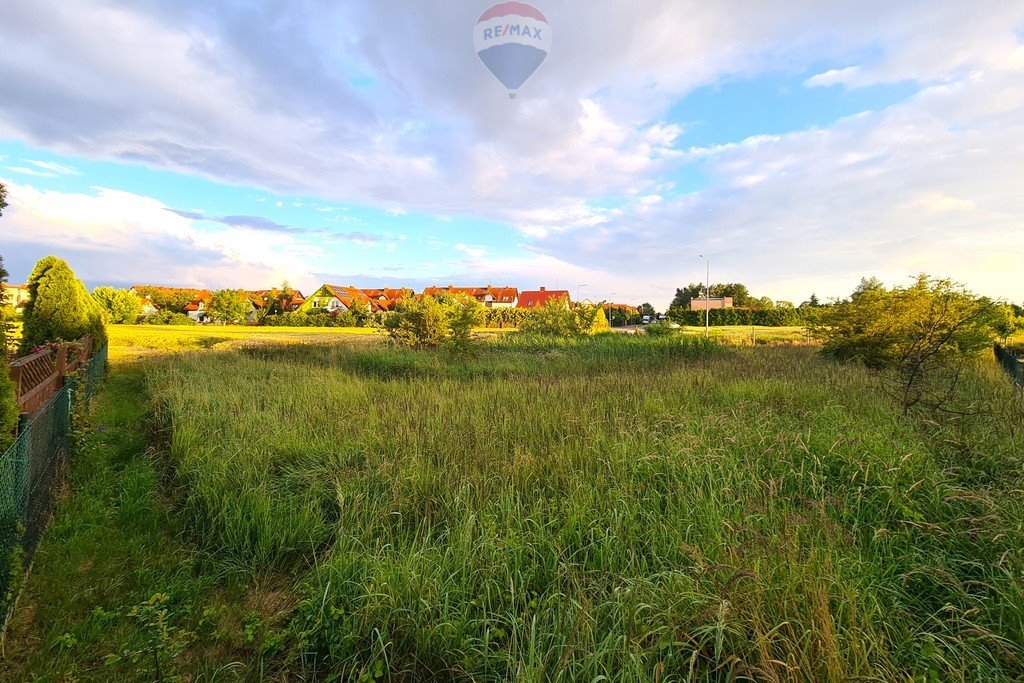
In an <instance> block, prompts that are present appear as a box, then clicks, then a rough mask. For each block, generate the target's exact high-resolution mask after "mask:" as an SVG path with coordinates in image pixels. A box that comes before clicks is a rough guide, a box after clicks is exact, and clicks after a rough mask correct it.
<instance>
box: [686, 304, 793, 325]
mask: <svg viewBox="0 0 1024 683" xmlns="http://www.w3.org/2000/svg"><path fill="white" fill-rule="evenodd" d="M668 317H669V319H670V320H671V321H672V322H675V323H678V324H679V325H687V326H690V327H702V326H703V325H704V311H691V310H682V309H678V308H674V309H670V310H669V312H668ZM709 317H710V324H712V325H716V326H736V325H757V326H759V327H789V326H795V325H803V324H806V323H807V322H808V318H809V312H808V311H806V310H805V309H800V308H772V309H750V308H716V309H713V310H712V311H711V313H710V316H709Z"/></svg>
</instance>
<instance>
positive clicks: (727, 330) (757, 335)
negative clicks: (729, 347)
mask: <svg viewBox="0 0 1024 683" xmlns="http://www.w3.org/2000/svg"><path fill="white" fill-rule="evenodd" d="M680 331H681V332H682V333H683V334H686V335H692V336H704V334H705V329H704V328H703V327H682V328H680ZM707 332H708V333H709V334H708V336H709V337H710V338H712V339H716V340H718V341H724V342H727V343H734V344H751V345H755V344H779V343H787V344H804V343H810V342H811V340H810V339H809V337H808V336H807V330H806V329H805V328H803V327H759V326H752V325H731V326H725V327H711V328H709V329H708V330H707Z"/></svg>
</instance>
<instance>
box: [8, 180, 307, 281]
mask: <svg viewBox="0 0 1024 683" xmlns="http://www.w3.org/2000/svg"><path fill="white" fill-rule="evenodd" d="M8 193H9V197H8V201H9V203H10V206H9V207H8V209H7V210H6V211H5V212H4V217H3V221H4V243H5V245H8V249H9V248H10V246H14V247H15V248H16V252H15V255H19V254H35V255H36V256H35V258H38V257H39V256H42V255H45V254H46V253H50V252H52V253H56V254H59V255H61V256H66V257H67V258H68V259H69V261H71V262H72V265H73V266H74V267H75V269H76V272H77V274H78V275H79V277H81V278H82V279H84V280H87V281H90V282H117V283H122V284H126V283H131V282H149V281H151V280H153V279H154V278H157V279H159V280H161V282H162V283H165V284H178V285H182V286H189V285H192V286H203V287H245V288H255V287H259V286H266V285H270V284H273V283H276V282H280V281H281V280H284V279H288V280H289V281H290V282H292V283H295V284H296V285H301V286H306V287H308V286H309V285H311V284H313V283H314V281H315V278H313V276H312V275H311V271H310V267H311V266H312V265H315V264H316V262H317V261H318V260H319V259H321V258H322V257H323V254H321V253H319V252H318V251H317V250H316V249H313V248H310V247H309V246H308V245H304V244H302V243H300V242H298V241H297V240H296V239H295V238H294V237H292V236H290V235H285V234H274V233H267V232H265V231H258V230H253V229H247V228H233V227H228V226H223V228H222V229H218V230H203V229H200V228H198V227H197V226H196V221H195V220H191V219H188V218H184V217H182V216H180V215H178V214H176V213H174V212H172V211H169V210H168V209H169V207H167V206H166V205H164V204H163V203H161V202H159V201H157V200H155V199H151V198H149V197H143V196H139V195H135V194H131V193H128V192H120V191H116V190H111V189H106V188H94V194H72V193H63V192H55V191H40V190H37V189H35V188H33V187H31V186H28V185H18V184H10V185H9V186H8ZM4 256H6V257H10V256H11V254H10V253H6V254H4ZM30 267H31V264H30V263H23V264H21V269H22V270H24V271H25V272H26V273H27V271H28V269H29V268H30ZM13 270H14V269H13V268H12V271H13Z"/></svg>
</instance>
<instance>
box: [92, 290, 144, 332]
mask: <svg viewBox="0 0 1024 683" xmlns="http://www.w3.org/2000/svg"><path fill="white" fill-rule="evenodd" d="M92 298H93V299H95V301H96V303H97V304H98V305H99V307H100V308H102V309H103V310H104V312H106V314H107V322H110V323H113V324H115V325H133V324H135V323H136V322H137V321H138V319H139V316H140V315H142V300H141V299H139V297H138V296H136V295H135V294H133V293H132V292H130V291H128V290H127V289H115V288H113V287H97V288H96V289H94V290H92Z"/></svg>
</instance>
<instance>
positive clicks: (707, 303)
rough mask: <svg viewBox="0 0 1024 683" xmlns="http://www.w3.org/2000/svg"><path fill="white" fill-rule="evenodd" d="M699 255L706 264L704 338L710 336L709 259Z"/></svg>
mask: <svg viewBox="0 0 1024 683" xmlns="http://www.w3.org/2000/svg"><path fill="white" fill-rule="evenodd" d="M700 257H701V258H702V259H704V261H705V262H706V263H707V265H708V272H707V277H706V279H705V280H704V338H705V339H708V338H709V337H710V336H711V260H710V259H709V258H708V257H707V256H705V255H704V254H701V255H700Z"/></svg>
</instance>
